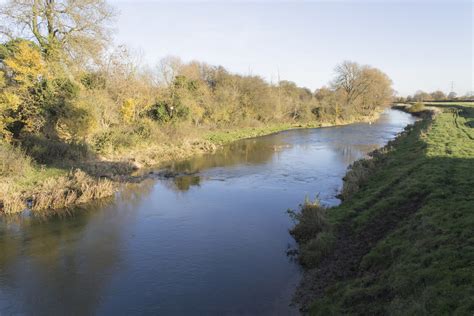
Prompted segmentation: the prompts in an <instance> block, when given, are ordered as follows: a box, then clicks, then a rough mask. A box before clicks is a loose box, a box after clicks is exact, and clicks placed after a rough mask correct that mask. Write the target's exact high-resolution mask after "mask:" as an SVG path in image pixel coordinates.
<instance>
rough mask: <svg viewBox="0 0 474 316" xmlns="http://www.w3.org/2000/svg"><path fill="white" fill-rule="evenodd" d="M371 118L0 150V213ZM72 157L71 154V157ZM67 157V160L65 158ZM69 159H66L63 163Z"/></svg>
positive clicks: (69, 199)
mask: <svg viewBox="0 0 474 316" xmlns="http://www.w3.org/2000/svg"><path fill="white" fill-rule="evenodd" d="M377 116H378V113H375V114H373V115H371V116H364V117H358V118H355V117H354V118H351V119H346V120H339V121H337V122H325V121H321V122H303V123H301V122H298V123H278V124H265V125H263V124H262V125H258V126H254V127H246V128H245V127H244V128H234V129H214V130H210V129H192V130H191V129H190V128H189V127H185V126H181V127H180V129H179V130H175V129H172V130H169V131H168V134H169V135H161V136H160V138H154V137H150V138H148V139H146V140H142V141H139V142H138V141H137V142H135V143H134V144H129V146H119V147H113V148H110V149H109V150H107V151H94V152H90V151H87V150H84V149H83V148H81V147H79V146H76V147H77V148H76V147H74V148H71V147H72V146H70V145H66V144H62V143H58V144H54V145H51V144H50V143H48V144H46V145H45V146H44V148H41V147H39V146H38V145H35V147H34V148H33V149H31V150H30V151H32V152H33V153H30V155H33V156H35V157H37V159H38V160H40V161H42V162H44V164H38V163H36V162H34V160H33V159H32V158H30V155H28V154H25V152H23V151H22V150H20V149H19V148H18V147H14V146H10V145H7V144H2V145H1V146H0V156H1V158H2V164H1V165H0V189H1V190H0V211H1V212H3V213H8V214H10V213H16V212H19V211H21V210H23V209H24V208H25V207H26V206H27V205H30V208H31V209H32V210H33V211H41V210H45V209H50V208H63V207H68V206H72V205H75V204H79V203H84V202H87V201H89V200H92V199H95V198H102V197H107V196H110V195H112V194H113V193H114V192H115V191H116V189H117V188H118V187H119V185H120V183H121V182H124V181H127V179H128V178H129V176H130V175H131V174H132V173H133V172H134V171H135V170H137V169H140V168H142V167H151V166H159V165H161V164H166V163H167V162H169V161H179V160H183V159H187V158H190V157H192V156H195V155H199V154H204V153H209V152H213V151H215V150H216V148H217V147H218V146H222V145H225V144H229V143H231V142H234V141H237V140H240V139H245V138H251V137H258V136H263V135H268V134H272V133H276V132H280V131H283V130H289V129H295V128H315V127H322V126H334V125H343V124H349V123H352V122H356V121H368V120H375V119H376V118H377ZM71 152H74V154H71ZM69 156H71V157H69ZM68 157H69V158H68Z"/></svg>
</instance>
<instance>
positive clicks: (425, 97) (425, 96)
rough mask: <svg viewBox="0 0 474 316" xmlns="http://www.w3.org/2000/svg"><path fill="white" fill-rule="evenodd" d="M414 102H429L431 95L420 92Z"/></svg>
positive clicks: (414, 96) (415, 96)
mask: <svg viewBox="0 0 474 316" xmlns="http://www.w3.org/2000/svg"><path fill="white" fill-rule="evenodd" d="M413 100H414V101H416V102H423V101H428V100H431V95H430V94H429V93H427V92H425V91H422V90H418V91H416V93H415V94H414V95H413Z"/></svg>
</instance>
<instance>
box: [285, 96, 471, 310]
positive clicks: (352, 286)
mask: <svg viewBox="0 0 474 316" xmlns="http://www.w3.org/2000/svg"><path fill="white" fill-rule="evenodd" d="M426 105H428V104H426ZM429 106H436V107H438V108H440V109H441V110H442V111H440V113H438V114H436V116H435V117H434V118H433V117H426V118H425V119H424V120H422V121H420V122H418V123H417V124H415V126H413V127H411V128H409V129H407V130H406V131H405V132H404V133H403V134H402V135H401V136H400V137H399V138H397V139H396V140H395V141H393V142H391V143H389V145H387V146H386V147H385V148H384V149H382V150H380V151H378V152H375V153H374V154H373V157H372V158H371V159H368V160H365V161H360V162H357V163H355V164H354V166H353V168H352V170H349V172H348V175H347V177H346V183H345V185H344V190H343V193H346V194H343V196H344V197H345V199H344V201H343V203H342V204H341V205H340V206H338V207H335V208H331V209H324V208H322V207H320V206H317V205H316V206H314V205H311V204H306V205H304V206H303V207H302V208H303V212H301V213H300V214H303V215H304V214H305V213H306V218H309V217H312V218H315V216H314V214H315V213H318V214H320V215H321V214H322V215H321V216H319V217H322V218H323V221H324V225H321V223H320V222H321V221H319V224H318V225H317V227H316V228H314V227H315V226H314V224H313V229H311V226H309V224H308V223H311V221H310V220H307V219H306V221H305V219H304V218H303V219H302V218H301V216H300V218H299V220H300V221H299V224H297V226H296V227H295V229H294V230H293V234H294V235H295V237H297V239H298V240H299V242H300V259H301V260H302V262H303V264H305V265H306V266H307V267H308V272H307V273H306V276H305V278H304V280H303V282H302V285H301V287H300V289H299V291H298V294H297V296H298V298H297V299H298V300H299V303H300V304H301V305H302V306H303V309H304V310H307V311H309V312H310V313H311V314H314V315H330V314H393V315H432V314H435V315H445V314H446V315H447V314H458V315H472V314H473V312H474V287H473V286H472V285H473V284H474V267H473V262H474V233H473V227H474V177H473V175H474V129H473V127H474V104H473V103H458V104H451V103H450V104H436V105H435V104H429ZM354 188H355V189H354ZM297 219H298V218H297ZM305 225H306V227H303V226H305ZM322 237H324V238H322ZM323 250H324V251H323Z"/></svg>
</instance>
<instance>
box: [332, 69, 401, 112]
mask: <svg viewBox="0 0 474 316" xmlns="http://www.w3.org/2000/svg"><path fill="white" fill-rule="evenodd" d="M335 71H336V78H335V80H334V81H333V82H332V88H333V89H334V90H335V91H338V92H339V93H340V94H341V95H342V96H344V99H345V100H344V101H343V103H344V104H345V106H346V107H349V106H350V107H352V108H354V109H356V110H361V109H363V110H370V109H372V108H374V107H376V106H381V105H384V104H386V103H388V102H390V100H391V98H392V96H393V90H392V81H391V80H390V78H389V77H388V76H387V75H386V74H385V73H383V72H382V71H380V70H378V69H376V68H373V67H370V66H366V65H359V64H357V63H355V62H350V61H345V62H343V63H342V64H340V65H338V66H337V67H336V69H335Z"/></svg>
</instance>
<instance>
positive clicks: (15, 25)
mask: <svg viewBox="0 0 474 316" xmlns="http://www.w3.org/2000/svg"><path fill="white" fill-rule="evenodd" d="M113 16H114V11H113V10H112V8H111V7H110V6H109V5H108V4H107V3H106V2H105V0H9V1H8V2H7V3H5V4H3V5H2V6H1V7H0V21H1V22H0V32H1V34H2V35H3V36H5V37H7V38H9V39H14V38H26V39H30V40H33V41H35V42H36V43H37V44H38V45H39V46H40V47H41V49H42V50H43V52H44V53H45V55H46V56H48V57H51V56H53V55H55V54H57V53H62V52H66V53H68V54H69V55H70V56H71V57H75V58H77V57H83V56H85V55H89V56H93V55H95V54H97V53H98V52H99V51H100V50H101V49H102V48H103V47H104V46H105V44H106V42H107V39H108V35H109V32H108V28H107V27H106V23H107V22H108V21H109V20H110V19H111V18H112V17H113Z"/></svg>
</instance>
